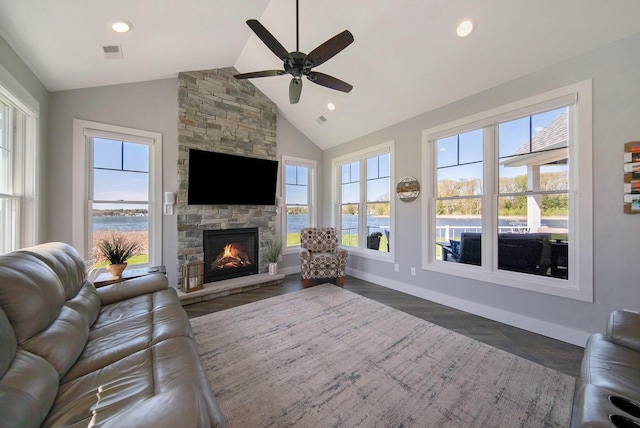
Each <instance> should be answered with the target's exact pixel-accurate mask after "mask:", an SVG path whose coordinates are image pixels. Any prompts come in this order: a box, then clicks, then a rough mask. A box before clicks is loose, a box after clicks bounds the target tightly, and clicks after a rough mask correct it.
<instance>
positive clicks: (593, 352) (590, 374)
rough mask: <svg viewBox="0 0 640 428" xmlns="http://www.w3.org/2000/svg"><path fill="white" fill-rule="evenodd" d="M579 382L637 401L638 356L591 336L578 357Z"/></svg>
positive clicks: (639, 391) (639, 396)
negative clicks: (582, 353) (579, 358)
mask: <svg viewBox="0 0 640 428" xmlns="http://www.w3.org/2000/svg"><path fill="white" fill-rule="evenodd" d="M581 370H582V376H581V382H583V383H584V384H592V385H595V386H597V387H600V388H605V389H609V390H611V391H614V392H616V393H618V394H621V395H623V396H625V397H627V398H630V399H633V400H636V401H640V383H638V379H640V353H638V352H637V351H634V350H632V349H629V348H626V347H624V346H620V345H616V344H615V343H612V342H610V341H609V340H607V337H606V336H605V335H604V334H600V333H596V334H592V335H591V336H590V337H589V340H588V341H587V345H586V347H585V352H584V356H583V358H582V367H581Z"/></svg>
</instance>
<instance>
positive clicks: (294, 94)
mask: <svg viewBox="0 0 640 428" xmlns="http://www.w3.org/2000/svg"><path fill="white" fill-rule="evenodd" d="M301 93H302V80H300V79H299V78H295V77H294V78H293V79H291V83H289V104H298V101H300V94H301Z"/></svg>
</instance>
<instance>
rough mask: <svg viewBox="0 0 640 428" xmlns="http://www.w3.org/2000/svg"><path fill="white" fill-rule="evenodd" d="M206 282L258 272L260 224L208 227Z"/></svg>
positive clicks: (205, 239) (205, 252)
mask: <svg viewBox="0 0 640 428" xmlns="http://www.w3.org/2000/svg"><path fill="white" fill-rule="evenodd" d="M203 235H204V236H203V241H204V282H205V283H209V282H214V281H220V280H222V279H229V278H238V277H241V276H246V275H254V274H256V273H258V262H259V258H258V253H259V251H258V249H259V241H258V228H255V227H252V228H243V229H222V230H205V231H204V232H203Z"/></svg>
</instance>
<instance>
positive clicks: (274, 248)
mask: <svg viewBox="0 0 640 428" xmlns="http://www.w3.org/2000/svg"><path fill="white" fill-rule="evenodd" d="M265 249H266V256H267V260H269V275H276V274H277V273H278V259H279V258H280V253H281V252H282V242H280V241H279V240H277V239H272V240H270V241H268V242H267V244H266V246H265Z"/></svg>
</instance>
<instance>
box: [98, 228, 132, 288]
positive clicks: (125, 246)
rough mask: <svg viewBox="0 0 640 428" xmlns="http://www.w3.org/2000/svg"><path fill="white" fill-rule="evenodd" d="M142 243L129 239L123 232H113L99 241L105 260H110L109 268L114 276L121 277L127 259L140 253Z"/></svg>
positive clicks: (99, 248)
mask: <svg viewBox="0 0 640 428" xmlns="http://www.w3.org/2000/svg"><path fill="white" fill-rule="evenodd" d="M141 249H142V248H141V247H140V244H139V243H137V242H135V241H129V240H128V239H127V237H126V236H125V235H124V234H122V233H115V232H114V233H112V234H111V235H109V237H107V238H104V239H103V240H102V241H100V242H99V243H98V250H99V251H100V254H101V255H102V258H103V260H106V261H108V262H109V264H108V265H107V270H108V271H109V272H110V273H111V275H112V276H113V277H114V278H119V277H120V276H121V275H122V271H124V270H125V268H126V267H127V260H128V259H130V258H131V257H133V256H135V255H138V254H139V253H140V250H141Z"/></svg>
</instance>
